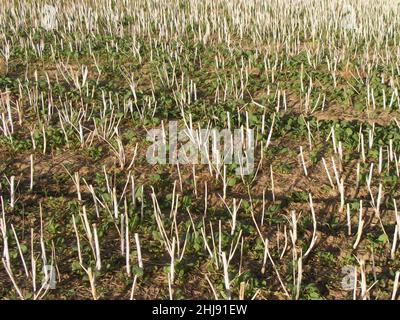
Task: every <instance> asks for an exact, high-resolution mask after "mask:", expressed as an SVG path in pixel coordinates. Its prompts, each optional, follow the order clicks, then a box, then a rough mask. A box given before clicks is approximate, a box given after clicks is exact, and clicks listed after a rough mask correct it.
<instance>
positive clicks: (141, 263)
mask: <svg viewBox="0 0 400 320" xmlns="http://www.w3.org/2000/svg"><path fill="white" fill-rule="evenodd" d="M135 243H136V251H137V258H138V265H139V268H140V269H143V260H142V251H141V249H140V241H139V234H138V233H135Z"/></svg>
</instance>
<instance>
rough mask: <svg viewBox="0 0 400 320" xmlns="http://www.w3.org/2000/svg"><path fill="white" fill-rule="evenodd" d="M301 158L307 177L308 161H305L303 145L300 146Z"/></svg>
mask: <svg viewBox="0 0 400 320" xmlns="http://www.w3.org/2000/svg"><path fill="white" fill-rule="evenodd" d="M300 159H301V163H302V165H303V170H304V175H305V176H306V177H307V176H308V172H307V167H306V163H305V161H304V155H303V147H302V146H300Z"/></svg>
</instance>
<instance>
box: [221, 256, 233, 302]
mask: <svg viewBox="0 0 400 320" xmlns="http://www.w3.org/2000/svg"><path fill="white" fill-rule="evenodd" d="M222 264H223V268H224V284H225V292H226V295H227V297H228V300H231V298H232V297H231V287H230V282H229V273H228V262H227V260H226V253H225V252H222Z"/></svg>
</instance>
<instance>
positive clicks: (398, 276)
mask: <svg viewBox="0 0 400 320" xmlns="http://www.w3.org/2000/svg"><path fill="white" fill-rule="evenodd" d="M399 278H400V271H397V272H396V276H395V278H394V283H393V292H392V300H396V294H397V290H398V288H399Z"/></svg>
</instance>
